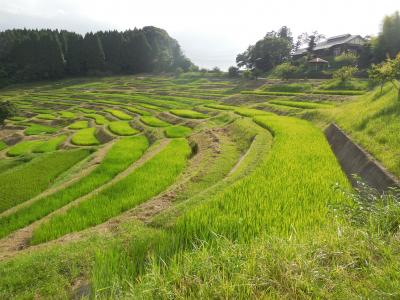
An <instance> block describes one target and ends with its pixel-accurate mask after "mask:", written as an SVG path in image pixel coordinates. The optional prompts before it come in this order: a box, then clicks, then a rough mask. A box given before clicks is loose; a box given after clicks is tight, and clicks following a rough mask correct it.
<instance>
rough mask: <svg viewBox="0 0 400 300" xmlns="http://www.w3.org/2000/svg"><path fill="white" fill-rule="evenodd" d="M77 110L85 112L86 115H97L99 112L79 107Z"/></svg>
mask: <svg viewBox="0 0 400 300" xmlns="http://www.w3.org/2000/svg"><path fill="white" fill-rule="evenodd" d="M76 110H79V111H81V112H83V113H85V114H95V113H97V110H94V109H89V108H84V107H78V108H76Z"/></svg>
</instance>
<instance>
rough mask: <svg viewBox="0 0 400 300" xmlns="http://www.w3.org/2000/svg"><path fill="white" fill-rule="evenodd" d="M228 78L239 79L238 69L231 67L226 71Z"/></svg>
mask: <svg viewBox="0 0 400 300" xmlns="http://www.w3.org/2000/svg"><path fill="white" fill-rule="evenodd" d="M228 76H229V77H231V78H236V77H239V68H237V67H234V66H231V67H229V69H228Z"/></svg>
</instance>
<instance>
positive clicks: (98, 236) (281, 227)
mask: <svg viewBox="0 0 400 300" xmlns="http://www.w3.org/2000/svg"><path fill="white" fill-rule="evenodd" d="M356 87H357V89H348V90H337V89H335V86H334V85H332V83H331V82H323V81H321V80H318V81H317V80H316V81H313V80H299V81H288V82H285V81H283V82H282V81H274V80H265V79H259V80H258V81H255V82H253V83H249V82H243V81H242V80H239V79H235V80H234V79H227V78H224V77H196V76H194V77H190V76H177V77H173V76H166V75H165V76H161V75H160V76H155V75H140V76H139V75H138V76H123V77H103V78H91V79H69V80H63V81H59V82H54V83H43V84H29V85H17V86H12V87H9V88H7V89H3V90H0V100H9V101H11V102H13V103H14V104H15V105H16V106H17V108H18V112H17V115H16V116H14V117H12V118H10V119H8V120H6V122H5V125H4V126H3V127H2V128H1V129H0V298H1V299H14V298H16V299H53V298H58V299H64V298H71V299H81V298H84V299H115V298H118V299H125V298H126V299H132V298H134V299H193V298H197V299H209V298H213V299H230V298H233V299H249V298H262V299H265V298H267V299H269V298H271V299H281V298H288V299H313V298H317V299H320V298H321V299H326V298H332V299H344V298H347V299H351V298H366V299H389V298H390V299H397V298H400V288H399V287H400V273H399V272H398V270H399V269H400V255H399V253H400V252H399V249H400V248H399V245H400V243H399V234H398V229H399V228H398V227H399V224H400V205H399V204H398V203H399V201H400V199H399V198H400V197H399V196H398V193H396V191H395V190H393V191H391V192H388V193H387V194H384V195H383V196H382V195H375V194H373V195H375V196H374V201H375V202H376V204H371V203H370V202H369V203H368V205H367V208H365V207H366V204H365V203H364V202H361V200H362V199H363V198H362V197H364V194H362V193H361V194H360V193H357V191H356V190H355V189H354V188H353V187H352V185H351V182H350V180H349V176H350V174H345V173H344V172H343V170H342V168H341V166H340V164H339V162H338V160H337V158H336V157H335V154H334V153H333V151H332V149H331V147H330V145H329V143H328V141H327V140H326V138H325V135H324V133H323V131H324V129H325V128H326V127H327V126H328V125H329V124H330V123H336V124H338V125H339V126H340V127H341V128H343V129H344V131H345V132H346V133H347V134H348V135H349V136H350V137H351V138H352V139H353V140H354V141H355V142H356V143H358V144H359V145H361V146H362V147H363V148H364V149H365V150H366V151H367V152H369V153H370V154H371V155H372V156H373V157H375V159H377V160H378V161H379V162H380V163H381V164H382V165H383V166H384V167H386V168H387V169H388V170H389V171H390V172H391V173H392V174H393V175H394V176H395V177H399V176H400V155H399V149H400V134H399V132H400V118H399V114H400V104H399V103H398V101H397V100H396V97H397V94H396V90H395V89H394V88H393V87H392V86H391V85H387V86H385V87H384V88H383V89H382V91H381V90H380V89H379V88H378V89H369V88H368V86H367V84H366V83H364V82H360V83H358V84H357V86H356ZM375 202H374V203H375Z"/></svg>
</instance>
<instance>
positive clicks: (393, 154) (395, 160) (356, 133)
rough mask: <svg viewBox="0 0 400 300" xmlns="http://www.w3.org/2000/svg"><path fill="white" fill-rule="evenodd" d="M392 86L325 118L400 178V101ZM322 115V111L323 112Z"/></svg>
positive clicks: (325, 112) (377, 90)
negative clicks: (335, 124)
mask: <svg viewBox="0 0 400 300" xmlns="http://www.w3.org/2000/svg"><path fill="white" fill-rule="evenodd" d="M396 92H397V91H396V89H394V88H393V86H392V85H391V84H388V85H386V86H385V87H384V89H383V91H382V93H381V91H380V88H377V89H375V90H374V91H372V92H369V93H367V94H365V95H363V96H360V97H358V98H357V99H355V100H354V101H350V102H346V103H344V104H343V105H341V106H337V107H335V108H333V109H331V110H329V111H327V110H326V111H324V112H323V115H322V116H323V117H324V118H325V119H327V120H332V121H334V122H336V123H337V124H338V125H339V126H340V127H341V128H343V129H344V131H345V132H346V133H348V134H349V135H350V136H351V137H352V138H353V139H354V140H355V141H356V142H357V143H359V144H361V146H362V147H364V148H365V149H366V150H367V151H368V152H370V153H371V154H372V155H374V157H376V158H377V159H378V160H379V161H381V162H382V163H383V165H384V166H385V167H387V168H388V169H389V170H390V171H392V172H393V173H394V174H395V175H397V176H398V177H400V155H399V149H400V134H399V132H400V118H399V116H400V102H399V101H398V100H397V94H396ZM321 113H322V112H321Z"/></svg>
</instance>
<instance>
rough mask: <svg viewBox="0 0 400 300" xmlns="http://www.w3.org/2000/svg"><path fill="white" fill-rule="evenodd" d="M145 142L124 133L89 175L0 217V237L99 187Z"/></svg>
mask: <svg viewBox="0 0 400 300" xmlns="http://www.w3.org/2000/svg"><path fill="white" fill-rule="evenodd" d="M148 146H149V144H148V141H147V139H146V137H145V136H134V137H127V138H123V139H120V140H118V141H116V142H115V144H114V145H113V146H112V148H111V149H110V150H109V151H108V152H107V154H106V156H105V157H104V159H103V160H102V161H101V163H100V164H99V165H98V166H97V167H96V169H94V170H93V171H92V172H91V173H90V174H89V175H87V176H85V177H83V178H81V179H80V180H79V181H77V182H75V183H73V184H72V185H70V186H68V187H66V188H65V189H62V190H60V191H58V192H55V193H53V194H50V195H48V196H45V197H42V198H41V199H38V201H36V202H34V203H32V204H31V205H29V206H26V207H22V208H20V209H19V210H18V211H16V212H15V213H14V214H12V215H9V216H6V217H3V218H0V225H1V226H0V237H3V236H5V235H7V234H9V233H11V232H12V231H14V230H16V229H19V228H22V227H25V226H27V225H29V224H31V223H32V222H34V221H36V220H39V219H41V218H43V217H44V216H46V215H48V214H49V213H51V212H53V211H55V210H56V209H59V208H61V207H63V206H64V205H66V204H68V203H70V202H71V201H74V200H75V199H77V198H79V197H82V196H84V195H86V194H88V193H90V192H92V191H93V190H95V189H97V188H99V187H100V186H102V185H103V184H105V183H107V182H108V181H110V180H111V179H113V178H114V177H115V176H116V175H117V174H119V173H121V172H122V171H123V170H125V169H126V168H127V167H128V166H129V165H130V164H132V163H134V162H135V161H136V160H138V159H139V158H140V157H141V156H142V155H143V153H144V152H145V151H146V149H147V148H148Z"/></svg>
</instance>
